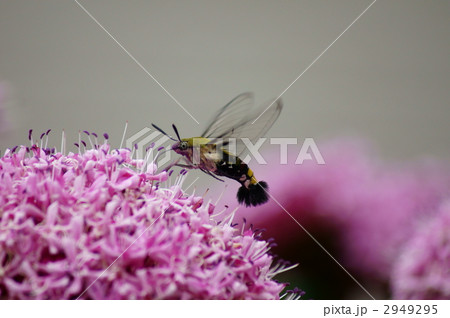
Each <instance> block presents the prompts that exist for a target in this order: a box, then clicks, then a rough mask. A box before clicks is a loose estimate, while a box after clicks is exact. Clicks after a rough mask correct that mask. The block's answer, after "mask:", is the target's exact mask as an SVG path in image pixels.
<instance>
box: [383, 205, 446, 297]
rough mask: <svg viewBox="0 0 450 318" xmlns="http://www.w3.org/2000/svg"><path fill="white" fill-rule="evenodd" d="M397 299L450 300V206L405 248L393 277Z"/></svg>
mask: <svg viewBox="0 0 450 318" xmlns="http://www.w3.org/2000/svg"><path fill="white" fill-rule="evenodd" d="M392 290H393V298H394V299H450V202H446V203H445V204H443V205H442V206H441V208H440V210H439V211H438V214H437V215H436V216H435V217H434V218H432V219H431V220H430V221H429V222H427V223H426V224H424V225H423V226H421V227H420V228H419V229H418V230H417V231H416V233H415V235H413V236H412V237H411V239H410V240H409V242H408V243H407V244H406V247H405V249H404V250H403V252H402V254H401V255H400V257H399V258H398V259H397V261H396V263H395V266H394V270H393V273H392Z"/></svg>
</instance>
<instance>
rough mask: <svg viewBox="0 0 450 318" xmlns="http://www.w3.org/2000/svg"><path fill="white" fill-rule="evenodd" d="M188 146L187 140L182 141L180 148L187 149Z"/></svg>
mask: <svg viewBox="0 0 450 318" xmlns="http://www.w3.org/2000/svg"><path fill="white" fill-rule="evenodd" d="M187 147H188V145H187V142H185V141H183V142H181V143H180V149H181V150H186V149H187Z"/></svg>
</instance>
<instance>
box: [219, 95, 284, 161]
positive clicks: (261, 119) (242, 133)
mask: <svg viewBox="0 0 450 318" xmlns="http://www.w3.org/2000/svg"><path fill="white" fill-rule="evenodd" d="M282 109H283V103H282V101H281V99H277V100H270V101H268V102H266V103H265V104H263V105H262V106H261V107H260V108H259V109H257V110H256V111H255V112H252V113H251V114H249V115H248V116H247V117H246V118H244V119H242V120H241V121H240V122H238V123H237V124H235V125H234V126H232V127H229V129H228V131H227V132H225V133H223V134H222V135H221V136H220V137H219V138H212V139H211V142H212V143H215V144H217V145H219V146H221V147H222V148H223V149H226V150H228V151H229V152H231V153H235V154H237V155H238V156H241V155H242V154H243V153H244V152H245V150H246V149H247V145H245V143H244V142H243V140H242V139H243V138H247V139H248V140H249V141H250V142H251V143H252V144H255V143H256V142H257V140H258V139H259V138H261V137H262V136H264V135H265V134H266V132H267V131H268V130H269V129H270V127H272V125H273V123H274V122H275V121H276V120H277V118H278V116H280V113H281V110H282ZM230 139H232V140H235V145H233V142H230V141H229V140H230Z"/></svg>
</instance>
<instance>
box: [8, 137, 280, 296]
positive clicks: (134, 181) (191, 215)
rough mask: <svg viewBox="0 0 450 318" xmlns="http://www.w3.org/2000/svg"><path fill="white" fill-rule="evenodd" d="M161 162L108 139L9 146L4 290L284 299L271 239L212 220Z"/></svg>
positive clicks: (24, 293) (209, 206) (206, 207)
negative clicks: (71, 148) (61, 146)
mask: <svg viewBox="0 0 450 318" xmlns="http://www.w3.org/2000/svg"><path fill="white" fill-rule="evenodd" d="M47 134H48V132H47ZM92 135H95V134H92ZM43 137H45V134H43V135H41V140H42V138H43ZM105 138H106V139H107V135H106V134H105ZM95 139H97V135H95ZM30 140H32V138H31V134H30ZM41 144H42V141H41ZM83 144H85V143H83ZM79 146H81V145H79ZM16 150H17V151H16ZM150 151H152V150H150ZM155 170H156V166H155V165H153V164H150V165H148V166H146V165H145V164H144V161H143V160H133V159H132V157H131V154H130V151H129V150H126V149H116V150H110V147H109V145H108V143H107V142H106V141H105V143H103V144H101V145H95V146H94V149H91V150H86V151H84V150H83V151H80V152H79V153H69V154H68V155H65V154H63V153H59V152H55V151H54V149H45V148H41V147H38V146H37V145H36V144H34V145H33V146H32V147H30V148H27V147H24V146H22V147H19V148H17V149H12V150H7V151H6V153H5V154H4V156H3V157H1V158H0V298H3V299H74V298H78V297H80V298H83V299H279V297H280V296H279V294H280V292H281V290H282V289H283V288H284V287H285V284H282V283H278V282H276V281H275V280H273V279H272V278H273V276H275V275H276V274H277V273H278V272H281V271H283V270H285V268H283V266H279V265H275V266H273V257H272V256H271V255H270V254H268V250H269V248H270V247H269V244H268V243H267V242H265V241H263V240H261V239H260V238H259V237H258V235H256V234H255V233H254V232H253V231H251V230H244V229H243V230H242V231H241V230H237V229H236V228H235V227H233V226H232V225H230V223H231V220H229V221H228V222H222V223H220V224H217V223H216V222H215V221H213V220H212V219H211V215H212V213H213V211H214V206H213V205H212V204H205V203H203V199H202V198H201V197H196V196H193V195H191V196H189V195H186V194H185V193H184V192H183V191H182V190H181V187H180V186H181V183H182V181H183V179H184V174H183V173H181V174H180V175H179V176H178V177H177V179H176V182H175V185H173V186H168V185H167V182H166V181H167V180H168V178H169V176H168V174H167V173H166V172H162V173H158V174H156V173H154V171H155ZM113 262H115V263H114V264H113ZM111 264H113V265H112V266H111V267H110V268H109V269H107V268H108V266H110V265H111ZM106 269H107V270H106ZM105 270H106V271H105ZM102 273H103V274H102ZM86 289H87V290H86ZM85 290H86V291H85ZM84 291H85V292H84Z"/></svg>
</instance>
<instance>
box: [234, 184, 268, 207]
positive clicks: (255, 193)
mask: <svg viewBox="0 0 450 318" xmlns="http://www.w3.org/2000/svg"><path fill="white" fill-rule="evenodd" d="M267 190H268V186H267V183H266V182H264V181H259V182H258V183H256V184H250V185H249V186H248V188H246V187H245V186H241V187H240V188H239V190H238V193H237V199H238V202H239V203H240V204H245V205H246V206H257V205H260V204H263V203H266V202H267V201H268V200H269V196H268V195H267Z"/></svg>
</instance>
